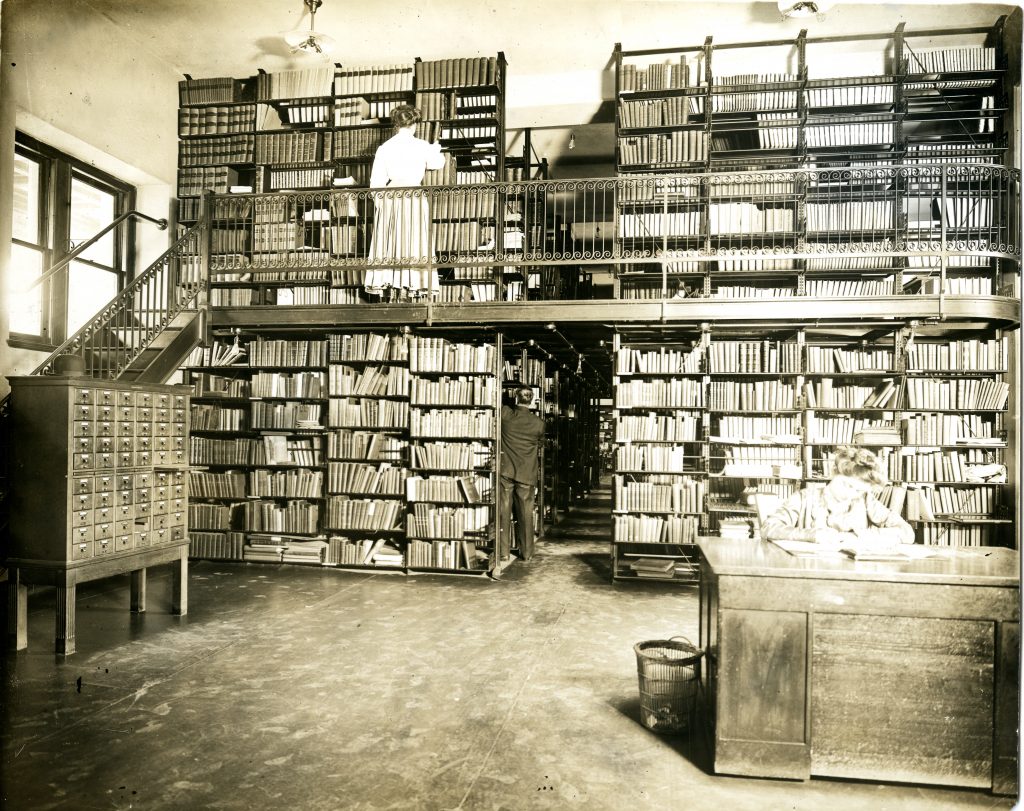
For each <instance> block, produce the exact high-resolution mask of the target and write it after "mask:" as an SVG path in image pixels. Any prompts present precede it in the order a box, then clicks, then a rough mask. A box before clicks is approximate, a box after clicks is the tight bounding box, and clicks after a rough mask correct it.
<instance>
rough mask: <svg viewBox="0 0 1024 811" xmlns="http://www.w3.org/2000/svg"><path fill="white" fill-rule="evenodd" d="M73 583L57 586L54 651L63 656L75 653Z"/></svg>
mask: <svg viewBox="0 0 1024 811" xmlns="http://www.w3.org/2000/svg"><path fill="white" fill-rule="evenodd" d="M76 589H77V587H76V585H75V583H66V584H64V585H63V586H57V611H56V626H57V632H56V635H55V636H56V638H55V640H54V650H55V651H56V652H57V653H59V654H63V655H65V656H67V655H69V654H72V653H74V652H75V592H76Z"/></svg>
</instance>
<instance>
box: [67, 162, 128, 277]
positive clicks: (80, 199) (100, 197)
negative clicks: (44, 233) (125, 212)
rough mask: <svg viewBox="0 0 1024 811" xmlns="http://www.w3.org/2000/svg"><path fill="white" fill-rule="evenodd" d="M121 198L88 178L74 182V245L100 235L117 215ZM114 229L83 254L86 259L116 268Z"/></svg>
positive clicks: (72, 218) (72, 185) (76, 179)
mask: <svg viewBox="0 0 1024 811" xmlns="http://www.w3.org/2000/svg"><path fill="white" fill-rule="evenodd" d="M116 208H117V197H116V196H115V195H113V194H111V193H110V192H108V191H104V190H103V189H98V188H96V187H95V186H93V185H91V184H90V183H86V182H85V181H84V180H79V179H78V178H73V179H72V181H71V234H70V237H71V244H72V246H74V245H81V244H82V243H83V242H85V241H86V240H87V239H90V238H91V237H94V236H96V232H97V231H100V230H102V229H103V228H105V227H106V226H108V225H110V223H111V222H112V221H113V219H114V218H115V217H116V216H117V210H116ZM115 233H116V232H115V231H110V232H109V233H108V234H106V235H105V236H104V237H103V239H101V240H100V241H99V242H97V243H96V244H95V245H93V246H92V247H90V248H89V249H88V250H87V251H85V253H83V254H81V258H82V259H88V260H90V261H92V262H98V263H99V264H101V265H106V266H107V267H114V234H115Z"/></svg>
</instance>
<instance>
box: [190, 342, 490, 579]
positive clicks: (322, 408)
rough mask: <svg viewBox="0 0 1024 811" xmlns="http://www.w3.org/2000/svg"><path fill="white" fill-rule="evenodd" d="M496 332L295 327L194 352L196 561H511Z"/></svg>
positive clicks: (355, 564)
mask: <svg viewBox="0 0 1024 811" xmlns="http://www.w3.org/2000/svg"><path fill="white" fill-rule="evenodd" d="M300 336H301V337H300ZM501 340H502V338H501V335H500V334H498V333H491V332H488V333H487V334H486V335H480V334H478V335H477V336H476V337H474V338H473V339H472V340H469V341H467V340H460V339H458V336H443V335H441V334H439V333H438V332H436V331H432V332H430V333H429V334H418V333H416V332H414V331H411V330H409V329H408V328H405V329H402V330H396V331H389V332H381V331H372V330H363V331H347V332H341V333H338V332H329V333H326V334H325V333H324V332H322V331H321V332H314V331H299V332H296V333H295V335H294V336H291V335H289V336H288V337H282V338H277V337H275V338H269V337H265V336H261V335H259V334H254V335H247V336H241V335H236V336H235V337H234V339H233V340H230V339H228V340H222V339H218V340H216V341H215V342H214V343H213V345H212V346H211V347H207V348H201V349H198V350H196V351H195V352H194V353H193V357H192V358H190V361H189V364H188V365H187V366H186V367H185V372H186V374H187V376H188V378H189V381H190V382H191V383H192V385H193V386H194V390H195V392H196V395H195V398H194V400H193V419H194V422H193V426H194V428H193V435H192V439H191V464H192V465H193V467H194V468H199V469H198V470H196V472H195V474H194V482H195V484H194V487H193V492H194V496H195V497H194V498H193V503H192V504H191V506H190V517H191V518H193V519H194V521H195V523H194V524H193V528H194V531H193V535H192V554H193V556H194V557H204V558H221V559H234V560H253V561H271V562H285V563H311V564H315V565H328V566H336V567H340V568H351V569H374V570H390V571H395V572H399V573H415V572H445V573H453V574H472V575H485V574H488V573H489V572H491V571H493V570H494V569H495V568H497V567H500V566H501V565H503V564H504V563H506V562H507V561H506V560H503V559H502V558H501V556H500V555H499V550H498V549H497V543H496V541H497V537H498V536H497V533H498V516H497V510H496V503H495V496H496V492H497V490H496V475H497V469H496V464H497V459H498V452H499V451H498V446H499V443H500V440H499V437H500V412H499V409H498V397H499V391H500V380H501V373H502V370H501V364H500V362H499V358H500V353H501Z"/></svg>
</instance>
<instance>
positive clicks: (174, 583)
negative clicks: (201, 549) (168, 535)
mask: <svg viewBox="0 0 1024 811" xmlns="http://www.w3.org/2000/svg"><path fill="white" fill-rule="evenodd" d="M171 565H172V566H173V567H174V572H173V574H172V575H171V613H172V614H187V613H188V546H183V547H182V548H181V557H180V558H179V559H178V560H176V561H175V562H174V563H172V564H171Z"/></svg>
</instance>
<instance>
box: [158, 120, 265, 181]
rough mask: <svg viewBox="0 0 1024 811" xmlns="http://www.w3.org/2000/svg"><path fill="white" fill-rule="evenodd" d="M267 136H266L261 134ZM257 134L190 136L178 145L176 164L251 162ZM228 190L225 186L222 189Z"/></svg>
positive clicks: (192, 165) (182, 165)
mask: <svg viewBox="0 0 1024 811" xmlns="http://www.w3.org/2000/svg"><path fill="white" fill-rule="evenodd" d="M263 137H267V136H263ZM256 141H257V136H255V135H252V134H251V133H250V134H235V135H226V136H225V135H222V136H216V137H209V138H190V139H188V140H185V141H181V142H180V143H179V145H178V166H179V167H182V168H188V167H196V166H222V165H226V164H230V163H253V162H254V160H253V156H254V155H255V154H256ZM223 191H224V192H226V191H228V189H227V188H225V189H224V190H223Z"/></svg>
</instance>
